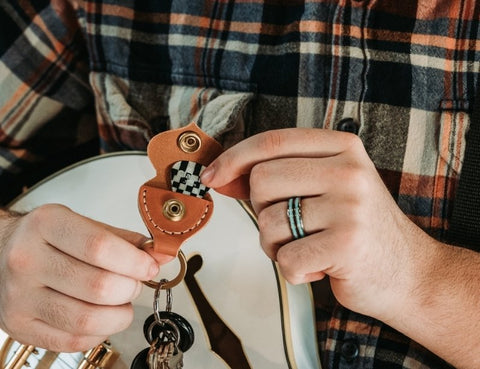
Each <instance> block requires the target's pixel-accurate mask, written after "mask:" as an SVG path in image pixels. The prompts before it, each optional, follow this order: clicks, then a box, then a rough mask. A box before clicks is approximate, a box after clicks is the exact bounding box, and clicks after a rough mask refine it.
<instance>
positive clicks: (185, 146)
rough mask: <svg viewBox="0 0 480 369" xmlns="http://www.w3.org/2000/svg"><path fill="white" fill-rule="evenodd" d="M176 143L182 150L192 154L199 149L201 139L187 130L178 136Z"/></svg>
mask: <svg viewBox="0 0 480 369" xmlns="http://www.w3.org/2000/svg"><path fill="white" fill-rule="evenodd" d="M177 145H178V147H179V148H180V149H181V150H182V151H183V152H186V153H187V154H192V153H194V152H196V151H198V150H199V149H200V147H201V146H202V140H201V139H200V136H199V135H197V134H196V133H195V132H192V131H188V132H184V133H182V134H181V135H180V136H179V137H178V140H177Z"/></svg>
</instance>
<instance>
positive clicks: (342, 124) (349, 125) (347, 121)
mask: <svg viewBox="0 0 480 369" xmlns="http://www.w3.org/2000/svg"><path fill="white" fill-rule="evenodd" d="M337 131H342V132H350V133H353V134H355V135H356V134H357V133H358V124H357V122H355V121H354V120H353V119H352V118H344V119H342V120H341V121H339V122H338V123H337Z"/></svg>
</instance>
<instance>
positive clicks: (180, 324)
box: [143, 311, 195, 352]
mask: <svg viewBox="0 0 480 369" xmlns="http://www.w3.org/2000/svg"><path fill="white" fill-rule="evenodd" d="M159 315H160V319H162V320H164V322H166V323H165V324H168V321H171V322H173V323H174V324H175V325H176V326H177V328H178V331H179V334H180V336H179V342H178V348H179V349H180V350H181V351H182V352H187V351H188V349H189V348H190V347H192V345H193V343H194V340H195V335H194V332H193V328H192V326H191V324H190V323H189V322H188V320H186V319H185V318H184V317H183V316H181V315H180V314H177V313H174V312H173V311H161V312H160V314H159ZM152 325H153V326H152ZM170 328H172V327H170ZM149 329H151V330H152V333H151V336H150V337H149V334H148V330H149ZM161 329H162V328H161V325H160V324H159V323H157V322H156V320H155V315H154V314H152V315H150V316H149V317H148V318H147V319H146V320H145V323H144V325H143V334H144V335H145V339H146V340H147V342H148V343H150V344H151V343H152V342H151V341H152V340H153V339H154V338H155V337H158V336H159V335H160V330H161Z"/></svg>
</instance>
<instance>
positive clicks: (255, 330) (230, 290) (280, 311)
mask: <svg viewBox="0 0 480 369" xmlns="http://www.w3.org/2000/svg"><path fill="white" fill-rule="evenodd" d="M153 175H154V169H153V168H152V166H151V164H150V161H149V160H148V158H147V156H146V155H145V154H144V153H122V154H114V155H105V156H99V157H96V158H93V159H89V160H87V161H84V162H82V163H79V164H77V165H74V166H72V167H69V168H67V169H65V170H63V171H62V172H60V173H58V174H56V175H54V176H52V177H50V178H48V179H47V180H45V181H43V182H41V183H40V184H39V185H37V186H35V187H34V188H32V189H31V190H30V191H28V192H27V193H26V194H24V195H22V196H21V197H20V198H19V199H17V200H16V201H15V202H13V203H12V204H11V206H10V209H12V210H17V211H29V210H31V209H33V208H35V207H38V206H39V205H42V204H46V203H60V204H64V205H66V206H68V207H70V208H71V209H72V210H74V211H76V212H78V213H80V214H82V215H85V216H88V217H90V218H93V219H96V220H99V221H102V222H105V223H108V224H111V225H114V226H116V227H121V228H125V229H129V230H133V231H137V232H141V233H143V234H145V235H148V231H147V230H146V227H145V225H144V223H143V221H142V219H141V217H140V215H139V212H138V206H137V194H138V189H139V187H140V186H141V184H142V183H144V182H145V181H146V180H148V179H149V178H151V177H152V176H153ZM210 193H211V195H212V198H213V200H214V204H215V209H214V213H213V216H212V218H211V220H210V222H209V223H208V224H207V225H206V226H205V227H204V228H203V229H202V230H201V231H200V232H199V233H198V234H196V235H195V236H194V237H192V238H191V239H189V240H187V241H186V242H185V243H184V244H183V245H182V248H181V250H182V251H183V252H184V254H185V255H186V257H187V260H188V261H189V264H188V265H189V268H187V277H188V278H185V280H184V281H182V282H181V283H180V284H179V285H177V286H176V287H174V288H173V289H172V293H173V308H172V310H173V311H174V312H176V313H178V314H180V315H182V316H184V317H185V318H186V319H187V320H188V321H189V322H190V323H191V325H192V326H193V329H194V332H195V343H194V345H193V346H192V348H191V349H190V350H188V351H187V352H186V353H185V355H184V366H185V368H196V369H201V368H205V369H207V368H208V369H217V368H218V369H226V368H233V369H237V367H238V368H239V369H241V368H243V367H250V368H259V369H282V368H285V369H288V368H301V369H318V368H319V367H320V364H319V360H318V354H317V348H316V337H315V320H314V313H313V304H312V297H311V290H310V288H309V286H308V285H300V286H291V285H289V284H287V283H286V282H285V281H284V280H283V279H282V277H281V276H280V275H279V273H278V271H277V268H276V266H275V264H274V263H272V261H271V260H269V259H268V258H267V257H266V256H265V254H264V253H263V251H262V249H261V247H260V245H259V241H258V230H257V228H256V224H255V221H254V219H253V217H251V215H250V214H249V212H248V211H247V210H246V208H245V207H244V206H242V204H241V203H239V202H237V201H235V200H233V199H230V198H227V197H225V196H222V195H219V194H217V193H215V192H214V191H210ZM178 268H179V265H178V261H177V260H174V261H172V262H170V263H168V264H166V265H164V266H162V268H161V271H160V274H159V276H158V277H157V278H158V279H160V278H167V279H171V278H173V277H175V276H176V275H177V273H178ZM189 273H190V274H189ZM153 294H154V291H153V289H151V288H148V287H144V288H143V291H142V294H141V295H140V296H139V297H138V298H137V299H136V300H135V301H134V309H135V319H134V322H133V324H132V325H131V326H130V328H129V329H127V330H126V331H124V332H121V333H119V334H116V335H114V336H112V337H111V343H112V346H113V348H114V349H115V350H116V351H118V353H119V354H120V356H119V358H118V359H117V360H116V361H115V363H114V364H113V368H118V369H121V368H122V369H125V368H130V364H131V362H132V360H133V358H134V357H135V355H136V354H137V353H138V352H140V351H141V350H142V349H144V348H146V347H148V344H147V342H146V340H145V338H144V336H143V324H144V321H145V319H146V318H147V317H148V316H149V315H150V314H152V312H153ZM161 301H165V295H164V294H162V295H161ZM218 326H223V327H226V328H227V330H228V331H229V332H230V337H227V338H222V340H227V339H228V340H229V341H228V347H231V348H232V349H231V352H225V350H222V351H219V350H218V349H215V347H218V346H219V342H213V341H215V340H217V341H218V340H219V337H215V335H214V334H212V332H214V331H215V330H214V328H215V327H218ZM2 333H3V332H2ZM232 337H233V338H234V339H232ZM5 339H7V337H6V335H5V334H4V340H5ZM10 343H11V342H10ZM10 343H9V344H8V345H4V351H5V352H4V353H3V354H4V357H6V359H5V360H6V361H8V358H9V357H11V356H12V355H13V352H14V351H15V344H17V343H12V344H10ZM223 343H224V345H223V346H225V341H223ZM17 345H18V344H17ZM220 346H221V344H220ZM227 351H228V350H227ZM239 353H240V355H241V356H243V358H242V360H243V362H244V363H248V364H247V366H245V365H243V364H235V363H236V362H241V361H242V360H240V361H238V360H239V359H238V355H239ZM47 354H48V353H47V352H45V351H42V350H39V354H38V355H40V356H42V355H44V356H46V355H47ZM61 355H62V357H64V359H62V363H63V362H65V361H68V360H70V359H72V358H74V357H75V355H76V354H65V353H64V354H61ZM77 356H78V355H77ZM235 357H237V359H235ZM35 360H37V359H36V358H32V359H29V360H28V361H29V363H30V365H31V366H35V365H32V361H35ZM72 360H73V359H72ZM235 360H237V361H235ZM37 361H38V360H37ZM57 361H58V360H57ZM228 363H229V364H228ZM54 364H55V362H54ZM51 366H55V365H51ZM60 366H62V367H65V366H66V365H64V364H62V365H60ZM3 367H5V363H3ZM67 367H70V365H67ZM71 367H76V366H74V365H73V364H72V365H71Z"/></svg>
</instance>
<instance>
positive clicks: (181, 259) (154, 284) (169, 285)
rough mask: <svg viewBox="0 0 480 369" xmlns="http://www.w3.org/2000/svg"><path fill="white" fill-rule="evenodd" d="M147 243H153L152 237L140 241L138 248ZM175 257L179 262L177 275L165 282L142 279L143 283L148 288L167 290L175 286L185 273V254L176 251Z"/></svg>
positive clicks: (143, 246)
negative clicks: (140, 244)
mask: <svg viewBox="0 0 480 369" xmlns="http://www.w3.org/2000/svg"><path fill="white" fill-rule="evenodd" d="M149 244H153V239H151V238H150V239H148V240H146V241H145V242H144V243H142V246H140V248H142V249H143V248H145V246H147V245H149ZM177 257H178V261H179V262H180V271H179V272H178V275H177V276H176V277H175V278H173V279H171V280H169V281H168V282H165V283H160V282H157V281H154V280H149V281H143V284H144V285H145V286H148V287H150V288H155V289H162V290H168V289H170V288H173V287H175V286H176V285H177V284H179V283H180V282H181V281H183V278H185V274H187V258H186V257H185V254H184V253H183V252H182V250H179V251H178V255H177Z"/></svg>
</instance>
